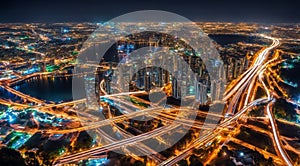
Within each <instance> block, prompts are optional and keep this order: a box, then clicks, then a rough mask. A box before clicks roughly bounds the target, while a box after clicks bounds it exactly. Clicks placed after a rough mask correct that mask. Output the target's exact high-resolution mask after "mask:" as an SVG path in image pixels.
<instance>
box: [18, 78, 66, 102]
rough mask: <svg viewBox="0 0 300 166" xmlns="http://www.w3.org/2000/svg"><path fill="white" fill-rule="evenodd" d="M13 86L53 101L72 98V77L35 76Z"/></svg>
mask: <svg viewBox="0 0 300 166" xmlns="http://www.w3.org/2000/svg"><path fill="white" fill-rule="evenodd" d="M14 88H15V89H16V90H18V91H20V92H22V93H25V94H28V95H30V96H33V97H36V98H39V99H42V100H47V101H54V102H62V101H70V100H72V77H35V78H30V79H28V80H26V81H24V83H23V84H20V85H17V86H15V87H14Z"/></svg>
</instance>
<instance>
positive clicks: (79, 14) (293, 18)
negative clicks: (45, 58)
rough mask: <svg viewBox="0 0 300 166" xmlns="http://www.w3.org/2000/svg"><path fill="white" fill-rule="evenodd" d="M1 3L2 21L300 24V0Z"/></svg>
mask: <svg viewBox="0 0 300 166" xmlns="http://www.w3.org/2000/svg"><path fill="white" fill-rule="evenodd" d="M201 1H202V0H197V1H196V0H194V1H191V0H181V1H178V0H160V1H159V0H151V1H145V2H144V1H143V2H142V0H140V1H138V0H105V1H103V0H81V1H79V0H48V1H43V0H33V1H27V0H1V2H0V22H2V23H5V22H11V23H15V22H28V23H29V22H49V23H50V22H100V21H107V20H109V19H112V18H114V17H116V16H119V15H122V14H125V13H128V12H132V11H137V10H165V11H170V12H174V13H177V14H180V15H182V16H184V17H187V18H189V19H191V20H192V21H221V22H260V23H300V2H299V0H281V1H279V2H277V1H274V2H272V1H269V2H267V1H265V0H248V1H247V0H240V1H237V0H229V1H220V2H218V1H214V0H206V1H203V2H201Z"/></svg>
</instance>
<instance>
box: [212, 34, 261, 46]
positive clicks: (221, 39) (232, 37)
mask: <svg viewBox="0 0 300 166" xmlns="http://www.w3.org/2000/svg"><path fill="white" fill-rule="evenodd" d="M208 36H209V37H210V38H211V39H212V40H214V41H216V42H217V43H218V44H220V45H222V46H225V45H227V44H234V43H238V42H245V43H258V44H267V43H265V42H264V41H262V38H259V37H256V36H246V35H239V34H209V35H208Z"/></svg>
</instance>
